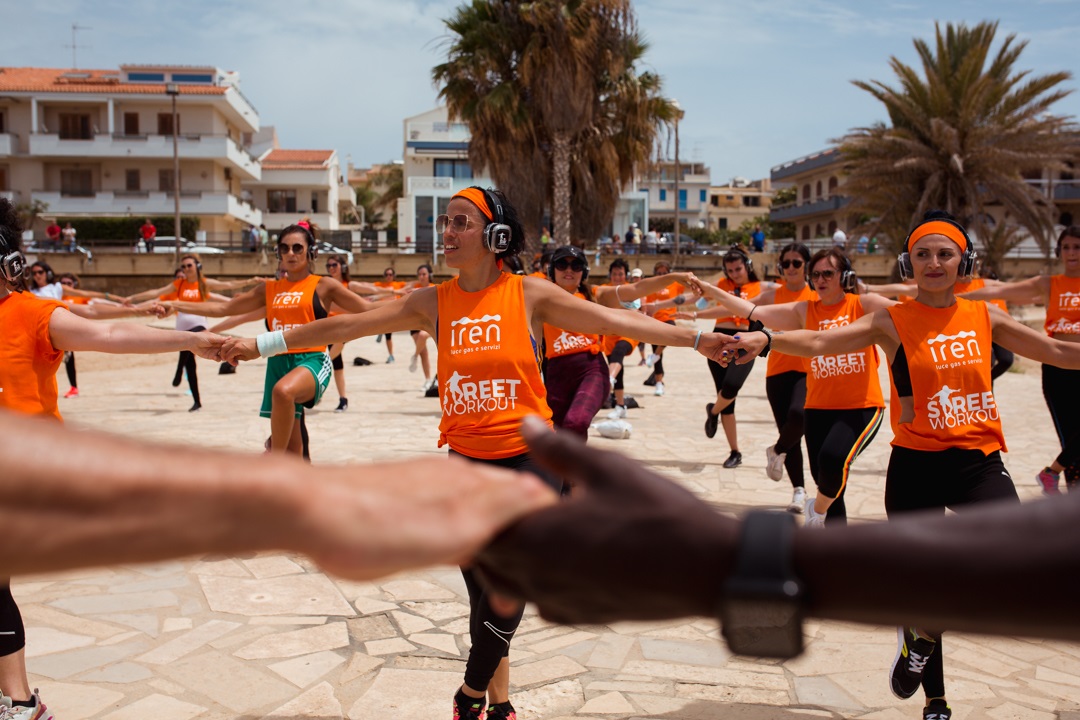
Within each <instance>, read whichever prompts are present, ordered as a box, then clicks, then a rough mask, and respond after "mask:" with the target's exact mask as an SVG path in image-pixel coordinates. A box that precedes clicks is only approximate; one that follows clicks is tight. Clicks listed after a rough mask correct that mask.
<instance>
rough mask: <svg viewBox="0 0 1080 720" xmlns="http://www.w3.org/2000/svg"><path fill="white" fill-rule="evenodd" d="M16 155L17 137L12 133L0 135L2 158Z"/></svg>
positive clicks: (0, 154) (0, 153)
mask: <svg viewBox="0 0 1080 720" xmlns="http://www.w3.org/2000/svg"><path fill="white" fill-rule="evenodd" d="M14 154H15V136H14V135H12V134H10V133H0V157H3V156H5V155H14Z"/></svg>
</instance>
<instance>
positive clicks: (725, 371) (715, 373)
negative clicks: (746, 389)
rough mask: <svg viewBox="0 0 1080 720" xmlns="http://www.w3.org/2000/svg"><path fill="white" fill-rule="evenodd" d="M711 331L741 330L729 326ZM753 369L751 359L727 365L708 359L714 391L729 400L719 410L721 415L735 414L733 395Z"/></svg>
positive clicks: (729, 333) (731, 331)
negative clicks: (726, 404)
mask: <svg viewBox="0 0 1080 720" xmlns="http://www.w3.org/2000/svg"><path fill="white" fill-rule="evenodd" d="M713 332H718V333H724V334H725V335H738V334H739V333H740V332H741V331H740V330H732V329H731V328H722V327H715V328H713ZM753 369H754V361H753V360H751V361H750V362H748V363H746V364H745V365H736V364H735V363H731V364H730V365H728V366H727V367H724V366H723V365H721V364H720V363H718V362H715V361H713V360H709V372H710V373H712V381H713V385H715V386H716V392H717V393H718V394H719V395H720V397H722V398H724V399H726V400H730V401H731V404H730V405H728V406H727V407H726V408H724V409H723V410H721V411H720V414H721V415H734V414H735V397H736V396H737V395H738V394H739V390H741V389H742V386H743V383H745V382H746V378H747V377H749V376H750V371H751V370H753Z"/></svg>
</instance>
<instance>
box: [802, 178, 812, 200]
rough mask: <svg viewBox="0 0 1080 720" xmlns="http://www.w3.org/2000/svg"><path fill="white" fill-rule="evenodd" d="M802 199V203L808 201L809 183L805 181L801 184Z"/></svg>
mask: <svg viewBox="0 0 1080 720" xmlns="http://www.w3.org/2000/svg"><path fill="white" fill-rule="evenodd" d="M802 201H803V205H805V204H806V203H808V202H810V183H806V184H805V185H803V186H802Z"/></svg>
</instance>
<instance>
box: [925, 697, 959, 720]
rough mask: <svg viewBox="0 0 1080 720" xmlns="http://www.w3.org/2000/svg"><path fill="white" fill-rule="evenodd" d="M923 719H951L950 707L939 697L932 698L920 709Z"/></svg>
mask: <svg viewBox="0 0 1080 720" xmlns="http://www.w3.org/2000/svg"><path fill="white" fill-rule="evenodd" d="M922 716H923V720H952V708H951V707H949V704H948V703H947V702H945V701H944V700H942V699H941V698H934V699H933V700H931V701H930V702H929V703H927V705H926V707H924V708H923V710H922Z"/></svg>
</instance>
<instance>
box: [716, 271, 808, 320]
mask: <svg viewBox="0 0 1080 720" xmlns="http://www.w3.org/2000/svg"><path fill="white" fill-rule="evenodd" d="M697 285H698V287H699V288H701V295H702V297H706V298H708V299H710V300H715V301H716V302H717V303H719V304H720V305H721V307H722V308H723V310H717V309H715V308H708V309H706V310H703V311H701V312H699V313H698V317H723V316H724V315H736V316H738V317H743V318H744V317H753V319H754V320H758V321H760V322H763V323H765V325H766V326H767V327H770V328H776V329H778V330H798V329H799V328H801V327H803V325H805V324H806V302H805V301H800V302H793V303H781V304H780V305H764V306H762V305H756V304H754V303H753V302H751V301H749V300H745V299H743V298H741V297H738V296H736V295H732V294H731V293H729V292H726V291H724V290H721V289H720V288H718V287H716V286H715V285H713V284H712V283H708V282H705V281H703V280H698V281H697ZM706 313H708V314H706ZM751 313H752V315H751Z"/></svg>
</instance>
